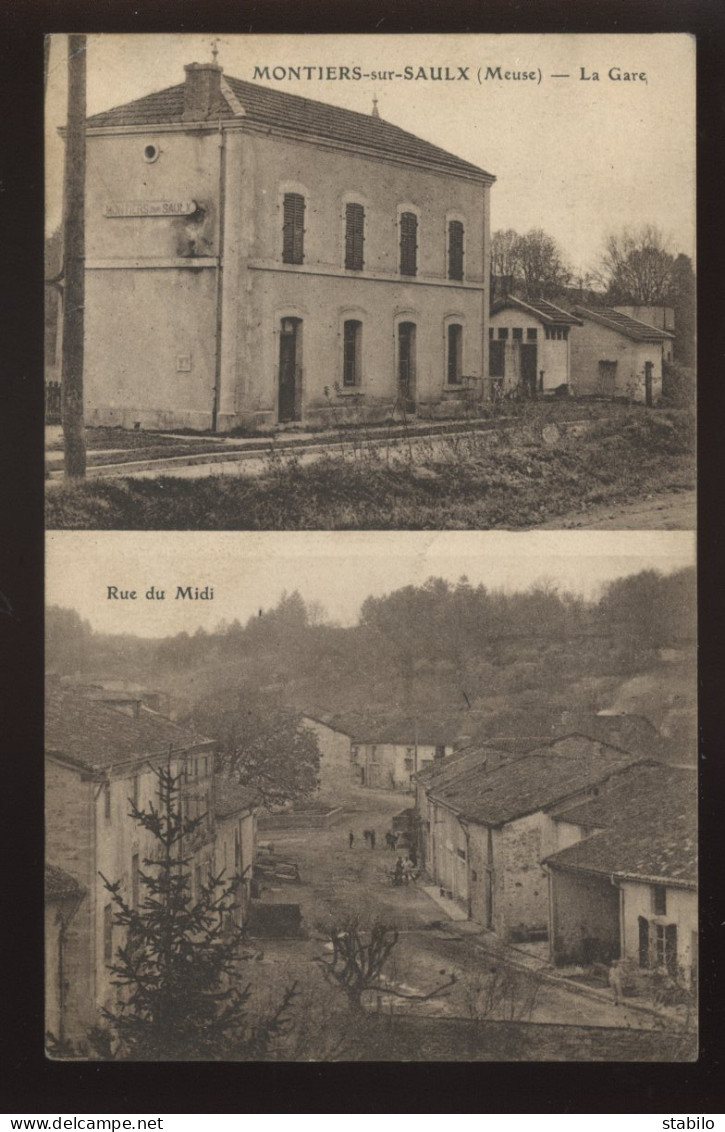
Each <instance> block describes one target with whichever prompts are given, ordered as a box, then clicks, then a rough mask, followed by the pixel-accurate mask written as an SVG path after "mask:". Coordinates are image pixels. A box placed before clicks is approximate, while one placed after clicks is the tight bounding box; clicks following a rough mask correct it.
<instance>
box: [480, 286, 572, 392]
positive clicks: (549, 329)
mask: <svg viewBox="0 0 725 1132" xmlns="http://www.w3.org/2000/svg"><path fill="white" fill-rule="evenodd" d="M573 326H581V321H580V320H579V319H578V318H576V317H574V316H573V315H571V314H569V313H568V312H567V311H565V310H562V309H561V307H557V306H554V304H553V303H548V302H546V301H545V300H543V299H536V300H530V301H524V299H517V298H515V297H514V296H513V295H507V296H506V298H505V299H501V300H500V301H499V302H497V303H494V305H493V306H492V308H491V321H490V325H489V330H488V336H489V344H488V346H489V354H488V356H489V365H488V372H489V378H490V383H489V384H490V386H491V388H492V389H494V388H495V385H498V387H499V389H500V390H501V391H502V392H503V393H508V392H510V391H511V390H512V389H515V388H517V387H518V388H521V390H522V392H524V394H525V395H526V396H527V397H536V395H537V393H553V392H554V391H555V390H559V389H562V387H565V388H566V387H568V385H569V382H570V350H569V332H570V330H571V328H572V327H573ZM494 383H495V384H494ZM562 391H563V389H562Z"/></svg>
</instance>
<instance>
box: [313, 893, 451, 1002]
mask: <svg viewBox="0 0 725 1132" xmlns="http://www.w3.org/2000/svg"><path fill="white" fill-rule="evenodd" d="M398 939H399V933H398V930H397V928H393V927H391V926H390V925H389V924H384V923H382V922H381V921H380V920H376V921H374V922H373V923H372V924H371V926H370V927H369V928H368V929H367V930H366V929H365V928H363V926H362V925H361V922H360V917H359V916H356V915H352V916H347V917H345V918H344V919H343V921H342V922H341V923H340V925H339V926H338V925H336V926H334V927H333V928H331V929H330V931H329V933H328V935H327V938H326V940H325V942H327V943H328V944H329V945H330V946H331V954H330V955H329V956H325V957H320V956H318V957H317V958H316V959H315V962H316V963H318V964H319V966H320V967H321V969H322V972H323V974H324V976H325V978H326V979H327V981H328V982H329V983H331V984H333V985H337V986H338V987H340V988H341V990H343V991H344V992H345V995H346V997H347V1000H348V1003H349V1005H350V1006H351V1008H352V1009H353V1010H355V1011H358V1012H359V1011H362V1009H363V995H364V994H365V993H366V992H367V991H376V992H377V993H378V994H385V995H392V996H393V997H395V998H399V999H405V1000H407V1001H409V1002H411V1001H412V1002H427V1001H428V999H430V998H434V997H436V996H437V995H440V994H442V993H443V992H444V991H446V990H447V989H448V988H449V987H452V986H453V985H454V983H455V982H456V976H455V974H453V973H451V975H450V977H449V978H448V981H447V982H445V983H441V984H440V986H437V987H435V988H434V989H433V990H432V991H430V992H429V993H428V994H410V993H407V992H405V991H400V990H398V989H397V988H396V987H394V986H393V985H392V983H391V981H390V980H388V979H386V976H385V968H386V967H387V965H388V961H389V960H390V957H391V954H392V952H393V949H394V947H395V946H396V944H397V942H398Z"/></svg>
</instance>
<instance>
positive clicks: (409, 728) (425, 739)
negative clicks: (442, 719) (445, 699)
mask: <svg viewBox="0 0 725 1132" xmlns="http://www.w3.org/2000/svg"><path fill="white" fill-rule="evenodd" d="M455 734H456V732H455V728H451V727H449V726H447V725H446V724H443V725H438V724H436V723H424V722H422V721H415V720H405V721H400V722H395V723H388V724H386V723H379V724H377V725H373V726H372V727H370V728H369V729H367V730H366V731H360V730H356V731H355V734H354V735H353V739H352V745H351V749H350V755H351V763H352V767H353V774H354V776H355V780H356V781H357V782H358V783H359V784H360V785H361V786H369V787H371V788H372V789H376V790H400V791H403V792H405V793H407V794H411V793H415V790H416V777H415V776H416V775H417V774H418V772H419V771H422V770H424V769H425V768H426V767H430V766H432V765H433V764H434V763H437V762H440V761H442V760H443V759H445V758H448V757H449V756H450V755H452V754H453V751H454V745H455V738H454V737H455Z"/></svg>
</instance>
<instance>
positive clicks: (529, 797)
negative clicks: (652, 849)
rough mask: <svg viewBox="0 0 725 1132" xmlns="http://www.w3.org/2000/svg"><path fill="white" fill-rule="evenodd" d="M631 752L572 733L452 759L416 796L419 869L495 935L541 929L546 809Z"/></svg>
mask: <svg viewBox="0 0 725 1132" xmlns="http://www.w3.org/2000/svg"><path fill="white" fill-rule="evenodd" d="M635 761H636V759H635V758H633V756H630V755H627V754H625V753H624V752H621V751H618V750H617V749H616V748H608V747H606V746H605V745H603V744H599V743H597V744H594V743H593V742H592V741H591V740H585V739H583V738H579V739H576V740H575V737H571V739H570V741H569V744H568V746H567V745H564V746H561V747H558V748H557V746H556V745H551V746H549V747H547V748H542V749H541V750H537V751H535V752H531V753H529V754H528V755H524V756H521V757H517V758H513V759H504V758H501V760H500V761H499V763H498V765H496V766H494V767H493V768H489V766H488V765H487V764H486V762H485V761H483V760H481V762H480V763H479V765H475V762H472V761H470V760H469V761H466V758H464V759H462V760H461V764H462V765H461V766H459V767H457V766H456V762H457V759H455V758H454V760H453V761H452V762H451V764H450V766H449V768H448V769H446V768H445V767H444V768H442V769H441V772H440V773H439V774H437V775H435V777H433V778H432V779H430V780H429V782H428V784H427V785H426V787H425V788H424V791H423V793H424V800H419V805H420V813H419V820H420V827H421V837H422V841H423V844H424V857H425V867H426V871H427V872H428V873H429V875H430V876H431V878H432V879H433V881H434V882H435V883H436V884H438V885H439V886H440V887H441V889H442V890H443V893H444V895H447V896H449V897H450V898H451V899H452V900H455V901H456V902H457V903H458V904H459V905H460V906H461V907H462V908H463V909H464V910H466V911H467V913H468V916H469V918H470V919H472V920H475V921H476V922H477V923H480V924H481V925H482V926H483V927H485V928H487V929H489V930H491V931H494V932H496V934H498V935H500V936H501V938H502V939H505V940H516V939H521V940H523V939H531V938H539V937H542V938H546V935H547V931H548V902H549V893H548V880H547V871H546V869H545V867H544V864H543V862H544V859H545V858H546V857H547V856H549V855H550V854H551V853H553V852H554V851H555V848H556V846H557V841H556V825H555V820H554V815H555V813H556V812H557V811H558V809H559V808H562V807H564V806H565V805H570V804H571V803H573V802H574V801H583V800H585V799H586V798H588V797H589V796H590V795H591V794H592V793H593V792H594V791H599V790H601V789H603V788H604V786H605V784H608V783H609V781H610V780H612V781H614V780H615V776H616V775H617V774H619V773H620V772H621V771H622V770H623V769H624V768H626V767H627V766H629V765H631V764H632V763H633V762H635Z"/></svg>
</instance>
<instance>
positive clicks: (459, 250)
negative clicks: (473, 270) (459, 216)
mask: <svg viewBox="0 0 725 1132" xmlns="http://www.w3.org/2000/svg"><path fill="white" fill-rule="evenodd" d="M448 278H449V279H463V224H462V223H461V221H460V220H451V222H450V224H449V225H448Z"/></svg>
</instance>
